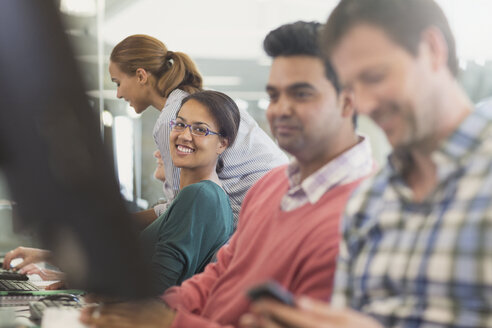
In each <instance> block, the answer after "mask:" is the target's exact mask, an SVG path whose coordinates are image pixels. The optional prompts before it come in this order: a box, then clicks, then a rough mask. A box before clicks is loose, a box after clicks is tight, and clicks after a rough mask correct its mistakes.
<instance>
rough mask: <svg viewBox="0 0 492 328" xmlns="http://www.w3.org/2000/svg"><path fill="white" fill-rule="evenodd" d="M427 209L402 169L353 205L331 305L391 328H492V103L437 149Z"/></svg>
mask: <svg viewBox="0 0 492 328" xmlns="http://www.w3.org/2000/svg"><path fill="white" fill-rule="evenodd" d="M433 160H434V162H435V163H436V164H437V170H438V174H437V179H438V183H437V186H436V188H435V190H434V191H433V192H432V193H431V194H430V195H429V196H428V197H427V198H426V199H425V200H424V201H423V202H420V203H416V202H414V201H412V191H411V190H410V189H409V188H408V187H407V186H406V184H405V183H404V182H403V180H402V177H401V175H400V174H399V173H398V171H397V170H396V166H395V165H390V164H388V165H387V166H386V167H384V168H383V169H382V170H381V171H380V172H379V173H378V174H377V175H375V176H374V177H373V178H372V179H370V180H366V181H365V182H363V183H362V185H361V186H360V188H359V189H358V190H357V191H356V192H355V194H354V196H353V197H352V198H351V200H350V201H349V203H348V205H347V212H346V216H345V218H344V222H343V228H342V229H343V241H342V243H341V247H340V255H339V261H338V264H337V273H336V280H335V291H334V294H333V299H332V304H333V305H338V306H340V305H342V306H344V305H345V306H350V307H352V308H354V309H357V310H359V311H362V312H364V313H366V314H370V315H372V316H373V317H375V318H376V319H378V320H379V321H380V322H381V323H382V324H383V325H384V326H385V327H492V103H482V104H480V105H478V106H477V108H476V109H475V110H474V111H473V112H472V113H471V114H470V115H469V116H468V117H467V118H466V119H465V120H464V121H463V122H462V124H461V125H460V126H459V128H458V129H457V130H456V131H455V132H454V133H453V134H452V135H451V136H450V137H449V138H448V139H447V140H446V141H445V142H444V143H443V144H442V145H441V147H440V148H439V149H438V150H436V151H435V152H434V154H433Z"/></svg>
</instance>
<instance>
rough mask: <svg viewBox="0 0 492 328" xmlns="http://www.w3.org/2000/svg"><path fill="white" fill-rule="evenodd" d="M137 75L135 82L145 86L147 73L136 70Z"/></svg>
mask: <svg viewBox="0 0 492 328" xmlns="http://www.w3.org/2000/svg"><path fill="white" fill-rule="evenodd" d="M135 74H136V75H137V81H138V83H140V84H145V83H147V80H148V79H149V75H150V74H149V73H147V71H146V70H145V69H143V68H137V71H136V72H135Z"/></svg>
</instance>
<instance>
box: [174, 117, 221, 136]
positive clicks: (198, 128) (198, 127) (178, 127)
mask: <svg viewBox="0 0 492 328" xmlns="http://www.w3.org/2000/svg"><path fill="white" fill-rule="evenodd" d="M169 126H170V127H171V129H172V130H174V131H176V132H183V131H184V130H185V129H186V128H190V132H191V134H192V135H194V136H198V137H205V136H208V135H209V134H215V135H218V136H222V135H221V134H220V133H218V132H214V131H210V130H209V128H207V126H206V125H204V124H186V123H183V122H179V121H176V120H171V121H170V122H169Z"/></svg>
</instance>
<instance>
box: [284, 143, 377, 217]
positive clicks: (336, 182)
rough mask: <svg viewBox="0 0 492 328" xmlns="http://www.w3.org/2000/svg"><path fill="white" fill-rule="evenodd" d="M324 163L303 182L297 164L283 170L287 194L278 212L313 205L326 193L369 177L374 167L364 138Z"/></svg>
mask: <svg viewBox="0 0 492 328" xmlns="http://www.w3.org/2000/svg"><path fill="white" fill-rule="evenodd" d="M360 138H361V141H360V142H359V143H358V144H357V145H355V146H354V147H352V148H350V149H349V150H347V151H345V152H344V153H342V154H341V155H340V156H338V157H337V158H335V159H333V160H331V161H330V162H328V163H327V164H326V165H325V166H323V167H322V168H320V169H319V170H318V171H316V172H315V173H313V174H311V175H310V176H309V177H307V178H306V179H304V181H302V183H301V182H300V180H301V172H300V170H299V164H298V163H297V161H293V162H292V163H290V164H289V165H288V166H287V178H288V181H289V190H288V191H287V193H286V194H285V196H284V197H283V198H282V201H281V203H280V208H281V209H282V211H292V210H295V209H296V208H299V207H301V206H302V205H304V204H307V203H308V202H310V203H311V204H315V203H316V202H317V201H318V200H319V199H320V198H321V197H322V196H323V195H324V194H325V193H326V192H327V191H328V190H330V189H331V188H334V187H336V186H340V185H344V184H347V183H350V182H353V181H355V180H358V179H360V178H362V177H365V176H367V175H369V174H370V173H371V170H372V169H373V167H374V163H373V159H372V152H371V146H370V144H369V141H368V140H367V138H364V137H360Z"/></svg>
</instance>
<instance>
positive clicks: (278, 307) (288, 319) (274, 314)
mask: <svg viewBox="0 0 492 328" xmlns="http://www.w3.org/2000/svg"><path fill="white" fill-rule="evenodd" d="M252 309H253V311H254V312H256V313H260V314H262V315H263V316H264V317H266V318H272V320H275V321H276V322H279V323H282V324H283V325H284V326H286V327H303V328H332V327H336V326H335V325H333V324H332V323H331V322H330V321H329V320H325V318H320V317H319V316H318V315H316V314H313V313H311V312H310V311H307V310H304V309H297V308H293V307H291V306H286V305H283V304H280V303H278V302H273V301H266V300H265V301H261V302H258V303H257V304H254V305H253V307H252Z"/></svg>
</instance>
